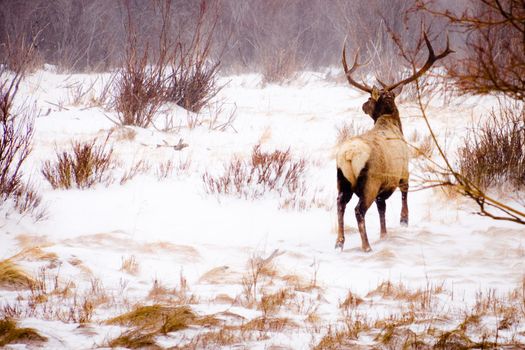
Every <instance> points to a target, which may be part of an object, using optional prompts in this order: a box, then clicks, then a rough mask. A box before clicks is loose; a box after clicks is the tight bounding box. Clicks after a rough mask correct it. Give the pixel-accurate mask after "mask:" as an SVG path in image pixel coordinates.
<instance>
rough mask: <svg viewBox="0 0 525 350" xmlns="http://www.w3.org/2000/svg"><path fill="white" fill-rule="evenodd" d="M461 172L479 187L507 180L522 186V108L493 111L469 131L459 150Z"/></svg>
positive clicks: (524, 147)
mask: <svg viewBox="0 0 525 350" xmlns="http://www.w3.org/2000/svg"><path fill="white" fill-rule="evenodd" d="M459 168H460V171H461V173H462V174H463V175H464V176H466V177H467V178H469V179H470V180H471V181H473V182H474V183H475V184H476V185H477V186H479V187H481V188H487V187H490V186H494V185H496V184H501V183H505V182H507V183H509V184H510V185H512V186H514V187H516V188H523V187H524V186H525V107H523V106H520V105H517V104H513V105H503V106H501V107H500V108H499V110H492V112H490V116H489V119H488V120H487V121H486V122H485V123H484V124H483V125H481V126H480V128H479V129H475V130H470V132H469V133H468V135H467V137H466V139H465V144H464V146H463V147H462V148H461V149H460V150H459Z"/></svg>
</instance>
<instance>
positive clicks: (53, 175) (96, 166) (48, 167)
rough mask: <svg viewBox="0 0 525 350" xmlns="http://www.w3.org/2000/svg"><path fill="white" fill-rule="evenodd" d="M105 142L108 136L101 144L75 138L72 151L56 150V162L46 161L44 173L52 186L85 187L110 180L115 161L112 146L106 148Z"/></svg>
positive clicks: (63, 187)
mask: <svg viewBox="0 0 525 350" xmlns="http://www.w3.org/2000/svg"><path fill="white" fill-rule="evenodd" d="M106 144H107V139H106V141H105V142H104V143H103V144H101V145H97V144H96V140H93V141H91V142H89V143H81V142H74V143H73V146H72V148H73V150H72V152H66V151H64V152H62V153H59V152H57V153H56V156H57V160H56V161H55V162H51V161H49V160H48V161H46V162H44V165H43V167H42V175H44V177H45V178H46V180H47V181H48V182H49V183H50V184H51V187H53V189H69V188H73V187H77V188H81V189H86V188H90V187H93V186H94V185H95V184H97V183H105V184H109V183H110V178H109V175H108V172H109V170H110V169H111V167H112V166H113V163H114V162H113V148H110V149H108V150H107V149H106Z"/></svg>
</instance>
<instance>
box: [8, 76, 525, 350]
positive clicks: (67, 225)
mask: <svg viewBox="0 0 525 350" xmlns="http://www.w3.org/2000/svg"><path fill="white" fill-rule="evenodd" d="M104 79H106V80H107V79H108V77H107V76H102V75H101V76H95V75H92V76H90V75H72V76H71V75H59V74H55V73H53V72H52V71H50V70H44V71H39V72H37V73H35V74H33V75H32V76H30V77H28V78H27V79H26V80H24V82H23V86H22V87H21V91H20V96H19V97H23V98H24V99H25V98H28V97H29V98H30V100H31V101H35V103H36V106H37V108H38V109H40V110H41V111H42V115H41V116H40V117H39V118H37V119H36V122H35V135H34V146H33V152H32V153H31V155H30V157H29V159H28V161H27V162H26V163H25V165H24V174H25V176H26V177H27V178H30V179H31V182H32V183H33V184H34V185H36V187H37V188H38V190H39V193H40V194H41V195H42V197H43V201H44V204H43V206H44V207H45V209H46V213H47V216H46V218H45V219H44V220H39V221H37V222H35V221H34V220H33V218H31V217H30V216H23V217H21V216H20V215H18V214H16V213H15V212H14V211H13V210H11V209H10V206H9V205H7V204H6V205H4V206H3V207H2V209H1V210H2V211H1V214H2V215H1V217H0V243H1V244H0V260H1V259H6V258H9V257H12V256H14V255H16V254H19V253H20V252H22V254H19V255H18V256H16V257H15V258H13V260H14V261H16V263H17V264H19V265H21V266H22V267H23V268H25V269H26V270H27V271H28V272H29V273H30V274H31V275H32V276H37V278H40V279H44V280H47V281H48V284H49V286H48V287H47V288H48V289H49V290H48V291H47V294H49V295H48V297H47V298H46V300H45V301H44V300H41V301H40V302H37V303H36V305H33V306H32V310H33V312H32V313H31V312H25V311H20V313H19V314H18V316H19V318H20V320H19V323H20V325H21V326H27V327H33V328H35V329H36V330H38V331H39V332H40V334H42V335H44V336H46V337H48V341H47V342H46V343H44V344H40V345H34V346H43V347H50V348H77V349H80V348H92V347H104V346H109V344H110V342H111V340H112V339H114V338H116V337H118V336H119V335H120V334H121V333H123V332H125V331H126V329H127V328H126V327H124V326H116V325H113V324H112V325H109V324H108V323H107V322H106V321H107V320H109V319H110V318H112V317H115V316H118V315H120V314H122V313H124V312H127V311H130V310H133V309H134V308H136V306H137V305H153V304H162V305H187V306H189V307H190V308H191V310H192V311H193V312H194V313H195V314H197V315H198V316H199V317H204V316H206V315H211V316H213V317H214V318H216V321H217V322H215V323H213V324H206V325H203V324H202V323H195V324H191V325H190V327H189V328H186V329H182V330H179V331H173V332H168V333H167V334H165V335H163V334H161V335H158V336H156V337H155V341H156V343H157V345H160V346H164V347H172V346H183V345H185V344H191V342H192V341H193V342H194V345H195V344H197V345H195V346H194V347H196V348H220V347H221V346H224V348H249V349H283V348H286V349H288V348H290V349H308V348H312V347H314V346H316V345H319V347H320V348H329V341H330V339H332V338H333V339H332V340H333V342H334V343H335V344H339V345H340V346H341V348H344V346H345V344H346V346H351V344H360V345H362V346H369V345H371V344H379V343H382V344H383V345H382V346H390V348H397V347H399V346H401V345H399V343H392V340H391V339H390V338H389V339H385V337H386V336H385V335H384V334H385V329H389V328H388V327H387V326H385V325H386V322H387V320H388V321H389V322H391V323H392V324H393V325H394V326H392V327H393V328H396V327H397V328H403V327H405V328H407V327H408V328H409V329H410V332H412V333H413V334H416V335H417V336H418V339H420V340H421V341H423V342H426V343H427V344H430V345H432V344H434V343H436V342H437V341H438V340H439V339H442V338H443V337H442V335H443V334H444V332H446V331H451V330H457V329H461V327H460V326H461V323H462V322H464V321H465V319H466V318H467V316H469V315H472V314H477V315H478V316H480V320H481V321H478V322H477V323H475V326H473V327H472V328H468V327H467V329H466V330H465V329H463V331H464V334H468V336H469V337H470V339H471V340H472V341H474V342H481V341H482V340H483V339H485V338H484V337H486V339H488V341H492V342H494V341H496V342H500V343H505V342H507V343H510V342H515V343H523V342H525V301H524V300H525V299H523V298H524V296H523V295H524V294H523V293H524V288H525V286H524V283H525V282H524V281H525V280H524V276H525V259H524V257H525V229H524V228H523V227H520V226H518V225H513V224H511V223H503V222H496V221H493V220H491V219H488V218H484V217H480V216H478V215H475V214H473V212H474V211H475V210H476V207H475V206H474V205H473V204H472V203H470V202H468V201H466V200H464V199H463V198H461V197H457V196H453V195H446V194H445V193H443V192H441V190H430V189H429V190H422V191H414V192H411V193H409V209H410V225H409V226H408V227H407V228H405V227H401V226H400V225H399V213H400V208H401V196H400V193H399V192H396V193H395V194H394V195H393V196H392V197H391V198H390V199H389V200H388V201H387V228H388V237H387V238H386V239H385V240H380V239H379V218H378V215H377V210H376V208H375V206H373V207H372V208H371V209H370V210H369V212H368V213H367V216H366V220H367V227H368V233H369V239H370V243H371V245H372V249H373V250H372V252H370V253H364V252H362V251H361V249H360V246H361V242H360V238H359V235H358V234H357V230H356V224H355V218H354V215H353V207H354V206H355V203H356V201H357V200H356V198H353V199H352V201H351V203H350V205H349V210H347V214H346V226H347V231H346V243H345V248H344V250H343V251H342V252H341V251H339V250H334V244H335V239H336V219H337V217H336V210H335V198H336V183H335V161H334V150H335V146H336V139H337V134H338V127H339V128H340V127H341V126H343V125H344V124H345V123H347V124H348V123H351V122H353V124H354V127H355V128H362V129H363V130H364V129H367V128H370V127H371V126H372V120H371V119H370V118H369V117H368V116H366V115H364V113H363V112H362V111H361V105H362V103H364V102H365V101H366V99H367V96H365V95H363V94H361V93H358V92H356V91H354V90H353V89H351V88H350V87H349V86H348V85H346V84H344V83H335V82H334V81H333V80H329V79H324V76H323V74H320V73H304V74H303V75H302V76H301V77H299V78H298V79H297V80H296V81H294V82H293V83H291V84H289V85H286V86H276V85H267V86H264V87H262V86H261V84H260V77H259V76H258V75H243V76H234V77H227V78H224V79H223V80H221V82H223V83H225V84H226V85H225V87H224V88H223V89H222V90H221V92H220V94H219V97H218V99H217V102H215V103H214V104H212V105H211V106H210V107H207V108H205V109H204V111H203V112H202V113H201V114H200V115H194V114H191V113H189V112H186V111H184V110H182V109H181V108H180V107H176V106H165V107H163V109H162V110H161V111H160V112H159V113H158V118H157V119H156V121H155V127H150V128H148V129H141V128H135V127H118V126H116V125H115V124H114V123H113V122H112V121H111V119H113V120H115V119H117V118H116V114H115V112H114V111H111V110H104V109H102V108H101V107H96V106H92V105H93V104H92V103H90V100H91V99H92V97H96V96H97V94H98V93H99V91H100V88H101V86H100V85H101V82H102V81H104ZM90 82H94V84H91V83H90ZM79 86H85V87H86V89H87V87H89V86H92V90H90V91H88V92H87V93H86V94H85V95H84V96H82V97H79V98H78V99H75V95H78V87H79ZM75 91H76V92H75ZM75 100H79V101H75ZM459 101H460V100H453V103H450V104H444V103H443V101H440V100H439V99H436V100H435V101H434V102H433V103H432V104H431V105H430V106H429V107H428V110H427V113H428V115H429V117H430V120H431V123H432V125H433V127H434V130H435V131H436V132H437V133H438V136H439V138H440V140H441V141H442V144H443V145H445V146H446V148H447V149H448V151H449V153H450V154H451V155H454V154H455V149H456V147H457V145H458V142H460V141H461V137H462V136H463V135H464V134H465V131H466V129H467V128H468V127H470V126H471V125H472V123H473V122H474V121H475V120H476V118H477V117H478V116H480V115H482V114H483V113H484V112H486V111H487V110H489V109H490V108H491V106H492V105H493V103H494V99H491V98H489V97H471V98H468V99H465V98H463V99H461V101H460V102H459ZM398 107H399V109H400V113H401V116H402V122H403V127H404V131H405V135H407V138H408V139H409V141H410V138H411V135H413V134H414V133H415V132H416V133H418V134H419V135H426V134H428V130H427V129H426V126H425V124H424V121H423V120H422V118H421V117H420V114H421V113H420V111H419V110H418V109H417V108H416V106H415V105H414V104H410V103H405V104H399V106H398ZM232 113H233V114H232ZM230 115H233V116H234V117H235V118H234V120H232V121H231V125H230V124H228V125H226V126H225V127H224V128H223V129H224V130H214V129H218V128H216V126H218V125H221V123H224V122H226V120H227V119H228V118H229V116H230ZM215 118H217V120H216V121H215V122H213V119H215ZM166 119H170V120H171V121H172V125H173V126H175V128H174V129H172V130H168V131H162V129H163V126H165V124H166V123H165V121H166ZM194 121H197V122H196V124H198V125H196V126H195V127H193V128H189V127H188V124H189V123H192V122H194ZM108 134H109V139H108V143H109V145H111V146H112V147H113V148H114V156H115V158H116V159H117V160H118V166H117V168H116V169H114V170H113V172H112V174H113V175H112V176H114V178H115V181H114V183H112V184H110V185H109V186H105V185H102V184H99V185H97V186H95V187H94V188H91V189H86V190H79V189H71V190H53V189H52V188H51V186H50V185H49V183H47V182H46V180H45V179H44V177H43V176H42V174H41V167H42V164H43V162H44V161H45V160H54V159H55V154H56V151H63V150H68V149H70V147H71V143H72V142H73V141H79V140H81V141H90V140H93V139H94V138H97V139H98V140H100V141H103V140H104V139H105V138H106V137H108ZM180 139H182V140H183V142H184V143H187V144H188V147H186V148H184V149H182V150H174V149H173V148H172V147H164V146H166V145H176V144H177V143H178V142H179V140H180ZM257 144H260V145H261V149H262V150H264V151H268V152H271V151H274V150H283V151H285V150H287V149H288V148H289V149H290V152H291V154H292V156H293V157H294V159H305V160H306V171H305V173H304V175H303V177H302V181H304V185H305V189H306V190H305V192H304V194H299V195H298V198H299V199H298V200H302V201H303V203H306V205H303V206H300V207H296V208H286V207H285V206H283V198H279V195H278V194H276V193H275V192H268V193H266V194H265V195H264V196H262V197H261V198H255V199H252V198H237V197H236V196H228V195H216V194H210V193H207V191H206V190H205V186H204V182H203V174H204V173H205V172H208V173H210V174H215V175H217V174H221V173H222V172H223V170H224V167H225V166H226V165H227V164H229V162H230V161H231V160H232V159H234V157H237V158H240V159H249V157H250V156H251V152H252V149H253V147H254V145H257ZM434 158H435V159H437V154H435V155H434ZM170 160H171V161H172V163H173V164H174V170H173V172H171V173H169V174H168V176H167V177H165V178H163V177H162V176H159V175H158V173H159V171H160V170H159V167H160V165H161V164H166V162H168V161H170ZM140 161H144V162H145V163H147V164H148V165H149V170H147V171H144V172H141V173H140V174H138V175H137V176H135V177H134V178H133V179H131V180H130V181H128V182H126V183H124V184H122V185H121V184H120V183H119V182H120V181H119V179H120V178H121V177H122V176H123V174H124V173H125V172H126V171H128V170H129V169H130V168H131V167H132V166H133V164H137V163H138V162H140ZM422 161H423V160H422V159H421V158H420V159H415V158H414V159H412V161H411V169H412V178H413V179H414V183H413V187H414V188H416V187H418V186H419V185H420V183H416V182H417V181H416V179H418V178H420V176H422V175H423V174H422V170H421V169H422V168H421V166H420V164H421V162H422ZM296 199H297V198H296ZM35 247H38V248H40V250H37V249H32V248H35ZM266 258H269V259H268V260H267V261H265V259H266ZM43 274H45V276H43ZM55 277H56V281H57V282H56V283H55ZM57 285H58V286H57ZM67 288H69V289H70V290H71V292H70V293H69V294H68V293H58V292H56V291H57V290H59V289H61V290H65V289H67ZM516 289H517V290H518V292H516V293H515V294H512V291H515V290H516ZM51 290H52V291H55V292H56V293H51ZM519 291H520V292H521V294H519ZM279 293H280V294H279ZM72 295H74V296H75V298H73V296H72ZM271 295H273V296H276V295H280V296H281V298H280V299H279V298H277V299H279V300H280V301H278V302H277V301H276V302H275V303H274V304H273V305H270V306H268V305H267V304H268V300H271V298H269V296H271ZM30 296H31V292H29V291H24V290H12V289H10V290H0V309H3V310H4V311H3V312H4V313H5V309H6V307H7V306H17V307H19V308H20V309H22V310H25V309H31V308H30V307H29V306H28V302H29V301H30ZM77 298H78V300H80V301H77V303H78V304H81V303H82V301H85V300H91V301H92V303H93V310H92V315H90V316H89V319H88V321H87V322H80V321H79V320H78V318H79V317H77V318H75V317H68V316H67V310H72V309H75V307H77V306H78V305H77V304H74V301H73V299H75V300H76V299H77ZM491 298H492V299H491ZM93 300H95V301H93ZM487 300H488V301H487ZM491 300H493V301H494V303H496V301H497V302H498V303H500V304H501V305H506V306H505V307H508V308H511V306H512V307H515V309H512V310H515V314H516V318H515V320H514V321H513V322H511V324H510V326H508V327H501V322H502V321H503V320H504V319H505V317H507V314H506V313H505V312H503V311H501V310H507V309H504V308H503V306H502V308H500V309H497V308H496V307H494V308H493V309H494V310H492V309H491V310H489V309H490V308H489V307H488V306H487V308H486V309H483V308H482V307H481V306H480V305H481V304H483V303H484V302H487V303H489V304H490V302H491ZM345 301H346V303H345ZM270 304H271V303H270ZM275 304H276V305H277V306H276V305H275ZM72 305H73V306H72ZM53 308H55V309H57V310H58V309H61V308H63V309H64V310H66V311H64V315H62V316H60V312H59V311H56V312H53V310H51V311H50V309H53ZM80 309H82V308H81V307H80ZM496 309H497V310H496ZM498 310H499V311H498ZM409 314H410V315H412V317H413V318H412V321H409V322H407V321H406V318H407V317H408V316H407V315H409ZM414 315H415V316H414ZM414 317H415V318H414ZM254 320H256V321H259V324H255V323H253V322H252V323H250V321H254ZM272 320H273V321H272ZM272 322H273V323H272ZM279 322H280V323H279ZM381 322H383V323H381ZM79 323H82V324H81V325H79ZM352 327H354V328H352ZM392 327H391V328H392ZM458 327H459V328H458ZM356 328H359V329H358V330H356ZM498 328H499V331H498ZM351 329H353V330H354V331H356V332H357V333H355V334H354V336H353V337H352V336H351V334H353V333H351ZM435 329H438V330H439V332H441V333H439V334H441V338H440V336H439V335H437V333H436V332H437V331H435ZM220 330H222V332H223V333H221V334H222V336H223V337H222V338H221V339H220V340H213V339H219V336H218V335H217V334H219V331H220ZM432 330H434V331H432ZM337 332H339V333H340V334H345V336H344V340H341V339H340V340H337V339H336V336H337ZM344 332H346V333H344ZM207 333H210V334H212V333H214V334H216V335H217V336H216V338H213V339H212V337H211V336H210V337H209V338H208V339H205V340H203V339H204V338H203V335H204V334H207ZM225 333H228V334H230V335H231V337H230V338H228V337H227V336H225ZM412 333H410V334H412ZM462 334H463V333H462ZM330 336H332V338H330ZM199 337H200V338H199ZM495 337H497V338H495ZM398 338H399V337H398ZM405 338H406V339H408V337H405ZM405 338H403V339H405ZM228 339H229V340H228ZM406 339H405V340H406ZM199 341H200V343H199ZM322 341H325V342H324V343H322ZM385 344H386V345H385ZM29 346H30V347H31V346H32V345H29ZM13 347H15V346H14V345H13Z"/></svg>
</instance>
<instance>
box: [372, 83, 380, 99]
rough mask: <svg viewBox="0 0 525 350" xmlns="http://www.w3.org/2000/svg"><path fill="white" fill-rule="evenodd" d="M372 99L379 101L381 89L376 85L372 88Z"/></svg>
mask: <svg viewBox="0 0 525 350" xmlns="http://www.w3.org/2000/svg"><path fill="white" fill-rule="evenodd" d="M371 95H372V100H374V101H377V100H378V99H379V89H378V88H376V87H375V86H374V87H373V88H372V93H371Z"/></svg>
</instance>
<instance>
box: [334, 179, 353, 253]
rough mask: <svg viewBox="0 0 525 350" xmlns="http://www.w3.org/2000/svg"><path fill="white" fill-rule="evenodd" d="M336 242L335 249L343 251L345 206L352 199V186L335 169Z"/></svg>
mask: <svg viewBox="0 0 525 350" xmlns="http://www.w3.org/2000/svg"><path fill="white" fill-rule="evenodd" d="M337 190H338V194H337V240H336V242H335V249H337V248H340V249H341V250H343V246H344V244H345V222H344V216H345V210H346V205H347V204H348V202H349V201H350V199H351V198H352V185H351V184H350V182H349V181H348V180H347V179H346V178H345V177H344V175H343V173H342V171H341V170H340V169H337Z"/></svg>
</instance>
